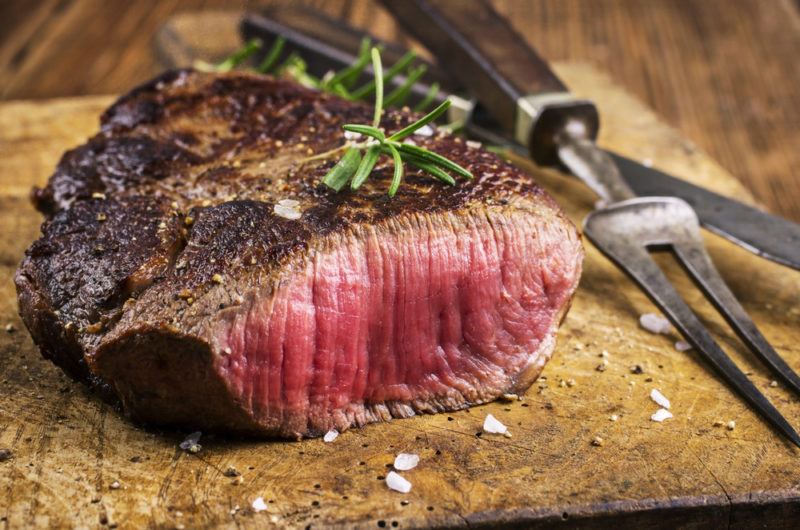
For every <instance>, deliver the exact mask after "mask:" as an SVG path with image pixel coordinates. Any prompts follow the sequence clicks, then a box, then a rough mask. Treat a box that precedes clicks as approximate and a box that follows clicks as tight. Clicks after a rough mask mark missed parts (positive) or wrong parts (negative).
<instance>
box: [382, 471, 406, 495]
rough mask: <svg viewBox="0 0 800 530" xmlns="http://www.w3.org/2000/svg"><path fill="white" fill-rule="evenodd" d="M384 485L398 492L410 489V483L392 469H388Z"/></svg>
mask: <svg viewBox="0 0 800 530" xmlns="http://www.w3.org/2000/svg"><path fill="white" fill-rule="evenodd" d="M386 485H387V486H389V489H392V490H394V491H399V492H400V493H408V492H409V491H411V483H410V482H409V481H407V480H406V479H404V478H403V477H401V476H400V475H399V474H397V473H395V472H394V471H389V474H388V475H386Z"/></svg>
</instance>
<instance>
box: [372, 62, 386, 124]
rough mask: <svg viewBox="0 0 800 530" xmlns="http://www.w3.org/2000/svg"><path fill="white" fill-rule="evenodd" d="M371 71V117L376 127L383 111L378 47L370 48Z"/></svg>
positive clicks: (381, 68)
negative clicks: (373, 87) (373, 85)
mask: <svg viewBox="0 0 800 530" xmlns="http://www.w3.org/2000/svg"><path fill="white" fill-rule="evenodd" d="M372 71H373V72H374V74H375V115H374V116H373V118H372V126H373V127H378V125H380V124H381V114H382V113H383V65H382V64H381V52H380V51H378V48H372Z"/></svg>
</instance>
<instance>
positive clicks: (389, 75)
mask: <svg viewBox="0 0 800 530" xmlns="http://www.w3.org/2000/svg"><path fill="white" fill-rule="evenodd" d="M416 57H417V54H416V53H415V52H413V51H409V52H406V54H405V55H403V56H402V57H400V58H399V59H398V60H397V62H396V63H394V64H393V65H392V67H391V68H389V69H388V70H386V73H385V74H384V75H383V85H384V86H386V85H387V84H388V83H389V82H390V81H391V80H392V79H394V78H395V77H396V76H397V74H399V73H400V72H402V71H403V70H404V69H405V68H406V66H408V65H409V64H410V63H411V61H413V60H414V59H416ZM373 90H375V79H374V78H373V79H370V80H369V81H368V82H367V83H364V84H363V85H362V86H360V87H359V88H357V89H356V90H354V91H353V94H352V95H353V99H363V98H364V97H366V96H367V94H369V93H370V92H372V91H373ZM387 106H388V105H387Z"/></svg>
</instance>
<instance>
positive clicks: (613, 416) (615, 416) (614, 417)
mask: <svg viewBox="0 0 800 530" xmlns="http://www.w3.org/2000/svg"><path fill="white" fill-rule="evenodd" d="M608 419H610V420H611V421H617V420H618V419H619V416H617V415H616V414H612V415H611V417H610V418H608Z"/></svg>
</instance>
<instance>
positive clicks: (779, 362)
mask: <svg viewBox="0 0 800 530" xmlns="http://www.w3.org/2000/svg"><path fill="white" fill-rule="evenodd" d="M699 237H700V234H699V232H698V233H697V238H698V240H696V241H687V242H685V243H682V244H675V245H673V249H674V251H675V256H676V257H677V258H678V260H679V261H680V262H681V264H682V265H683V266H684V267H685V269H686V271H687V272H688V273H689V274H690V275H691V276H692V278H694V280H695V281H696V282H697V284H698V286H699V287H700V289H701V290H702V291H703V293H704V294H705V295H706V297H707V298H708V299H709V300H710V301H711V302H712V303H713V304H714V307H716V308H717V310H718V311H719V312H720V313H721V314H722V316H724V317H725V320H726V321H727V322H728V324H729V325H730V326H731V327H732V328H733V329H734V331H736V333H737V335H739V338H741V339H742V342H744V343H745V344H747V345H748V346H749V347H750V349H751V350H752V351H753V352H754V353H756V355H758V356H759V357H761V359H762V360H763V361H764V362H765V363H766V364H767V365H768V366H769V367H770V368H772V369H773V370H774V371H775V372H777V373H778V374H779V375H780V376H781V378H782V379H783V380H784V381H785V382H786V383H787V384H788V385H789V386H790V387H791V388H792V389H793V390H794V391H795V392H797V393H798V394H800V377H799V376H798V375H797V373H796V372H795V371H794V370H793V369H792V368H791V367H790V366H789V365H788V364H787V363H786V361H784V360H783V358H781V356H780V355H778V352H776V351H775V349H774V348H773V347H772V346H771V345H770V344H769V342H767V339H766V338H764V335H762V334H761V331H759V329H758V328H757V327H756V325H755V323H754V322H753V320H752V319H751V318H750V316H749V315H748V314H747V312H746V311H745V310H744V308H743V307H742V305H741V304H740V303H739V300H737V299H736V296H734V294H733V293H732V292H731V290H730V288H728V285H727V284H726V283H725V281H724V280H723V279H722V277H721V276H720V274H719V272H718V271H717V268H716V267H715V266H714V263H713V262H712V261H711V258H710V257H709V256H708V253H707V252H706V251H705V248H704V247H703V241H702V240H700V239H699Z"/></svg>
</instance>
